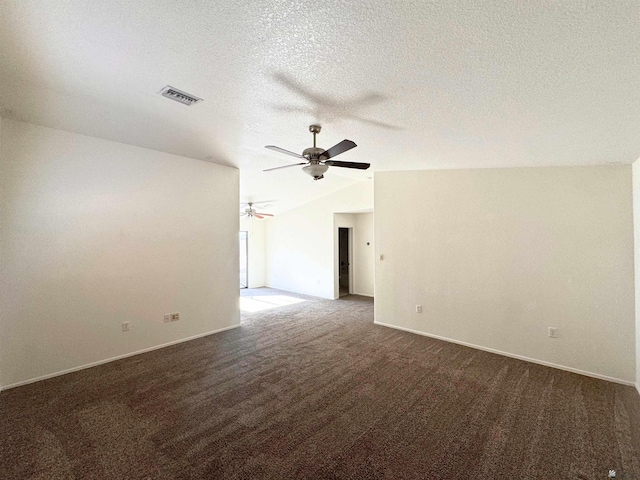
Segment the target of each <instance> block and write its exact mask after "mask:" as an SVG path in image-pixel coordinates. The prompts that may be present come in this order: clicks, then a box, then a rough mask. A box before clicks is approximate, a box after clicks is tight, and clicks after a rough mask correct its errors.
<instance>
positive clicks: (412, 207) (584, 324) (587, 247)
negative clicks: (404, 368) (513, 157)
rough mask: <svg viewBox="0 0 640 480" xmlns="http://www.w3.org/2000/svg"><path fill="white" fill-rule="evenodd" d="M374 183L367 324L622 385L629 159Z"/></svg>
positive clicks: (629, 325) (629, 375)
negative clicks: (371, 318) (553, 334)
mask: <svg viewBox="0 0 640 480" xmlns="http://www.w3.org/2000/svg"><path fill="white" fill-rule="evenodd" d="M375 183H376V191H375V235H376V259H378V258H379V257H378V255H380V254H382V255H384V259H383V260H382V261H380V260H376V263H377V269H376V303H375V318H376V322H377V323H384V324H389V325H393V326H395V327H399V328H405V329H409V330H413V331H417V332H422V333H425V334H429V335H433V336H439V337H443V338H447V339H452V340H454V341H457V342H462V343H467V344H471V345H476V346H480V347H482V348H486V349H493V350H496V351H500V352H505V353H508V354H511V355H516V356H521V357H526V358H530V359H534V360H536V361H539V362H546V363H548V364H553V365H558V366H562V367H564V368H568V369H573V370H577V371H583V372H588V373H591V374H595V375H598V376H602V377H606V378H611V379H618V380H622V381H626V382H635V379H636V377H635V342H636V340H635V328H634V322H635V320H634V277H633V276H634V271H633V218H632V186H631V185H632V179H631V167H630V166H628V165H622V166H606V167H568V168H554V167H550V168H511V169H487V170H454V171H419V172H382V173H376V176H375ZM417 213H419V214H417ZM416 305H422V306H423V313H421V314H418V313H416V312H415V306H416ZM549 326H552V327H556V328H557V329H558V338H556V339H551V338H548V336H547V328H548V327H549Z"/></svg>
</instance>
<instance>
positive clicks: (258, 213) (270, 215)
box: [256, 212, 273, 217]
mask: <svg viewBox="0 0 640 480" xmlns="http://www.w3.org/2000/svg"><path fill="white" fill-rule="evenodd" d="M256 215H262V216H263V217H273V215H272V214H270V213H260V212H256Z"/></svg>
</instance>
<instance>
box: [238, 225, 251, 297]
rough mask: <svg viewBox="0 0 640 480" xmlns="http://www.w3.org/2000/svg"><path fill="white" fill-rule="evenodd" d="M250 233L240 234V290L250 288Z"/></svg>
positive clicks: (242, 232) (243, 232)
mask: <svg viewBox="0 0 640 480" xmlns="http://www.w3.org/2000/svg"><path fill="white" fill-rule="evenodd" d="M248 233H249V232H246V231H241V232H240V288H249V258H248V257H249V235H248Z"/></svg>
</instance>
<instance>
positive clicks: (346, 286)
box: [338, 227, 353, 297]
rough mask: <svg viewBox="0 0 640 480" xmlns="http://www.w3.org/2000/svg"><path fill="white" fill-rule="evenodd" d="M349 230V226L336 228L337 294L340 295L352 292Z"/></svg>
mask: <svg viewBox="0 0 640 480" xmlns="http://www.w3.org/2000/svg"><path fill="white" fill-rule="evenodd" d="M350 230H351V229H350V228H344V227H340V228H338V286H339V294H338V295H339V296H340V297H343V296H344V295H349V294H350V293H352V292H353V280H352V276H351V248H352V247H351V237H352V235H351V231H350Z"/></svg>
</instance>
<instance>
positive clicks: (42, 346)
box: [0, 120, 240, 387]
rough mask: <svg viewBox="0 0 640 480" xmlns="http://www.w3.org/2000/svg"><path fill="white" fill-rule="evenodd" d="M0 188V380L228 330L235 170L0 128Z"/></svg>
mask: <svg viewBox="0 0 640 480" xmlns="http://www.w3.org/2000/svg"><path fill="white" fill-rule="evenodd" d="M0 193H1V195H2V198H1V205H2V210H1V212H0V226H1V230H0V251H1V252H2V256H1V258H0V272H1V276H0V300H1V304H2V309H1V310H2V318H1V319H0V350H1V351H2V357H1V362H2V368H1V377H0V385H2V386H4V387H7V386H11V385H16V384H20V383H24V382H28V381H31V380H33V379H37V378H42V377H47V376H50V375H54V374H56V373H59V372H63V371H67V370H73V369H77V368H80V367H82V366H86V365H90V364H93V363H98V362H102V361H105V360H108V359H111V358H115V357H119V356H124V355H129V354H131V353H133V352H137V351H141V350H145V349H151V348H155V347H157V346H159V345H163V344H167V343H171V342H176V341H180V340H183V339H186V338H190V337H194V336H199V335H203V334H206V333H209V332H213V331H217V330H221V329H225V328H229V327H233V326H236V325H239V322H240V319H239V309H238V227H239V224H238V213H237V211H236V210H235V209H225V208H219V206H220V205H237V204H238V199H239V196H238V171H237V170H236V169H232V168H228V167H222V166H218V165H214V164H211V163H207V162H201V161H197V160H191V159H186V158H182V157H177V156H174V155H169V154H164V153H160V152H156V151H151V150H146V149H143V148H138V147H132V146H128V145H123V144H118V143H114V142H109V141H104V140H98V139H95V138H91V137H86V136H82V135H77V134H73V133H69V132H63V131H59V130H53V129H49V128H43V127H37V126H34V125H30V124H26V123H21V122H16V121H10V120H3V121H2V133H1V141H0ZM171 312H179V313H180V316H181V320H180V321H179V322H172V323H167V324H165V323H164V322H163V315H164V314H165V313H171ZM122 322H130V328H131V330H130V331H129V332H122V329H121V324H122Z"/></svg>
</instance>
